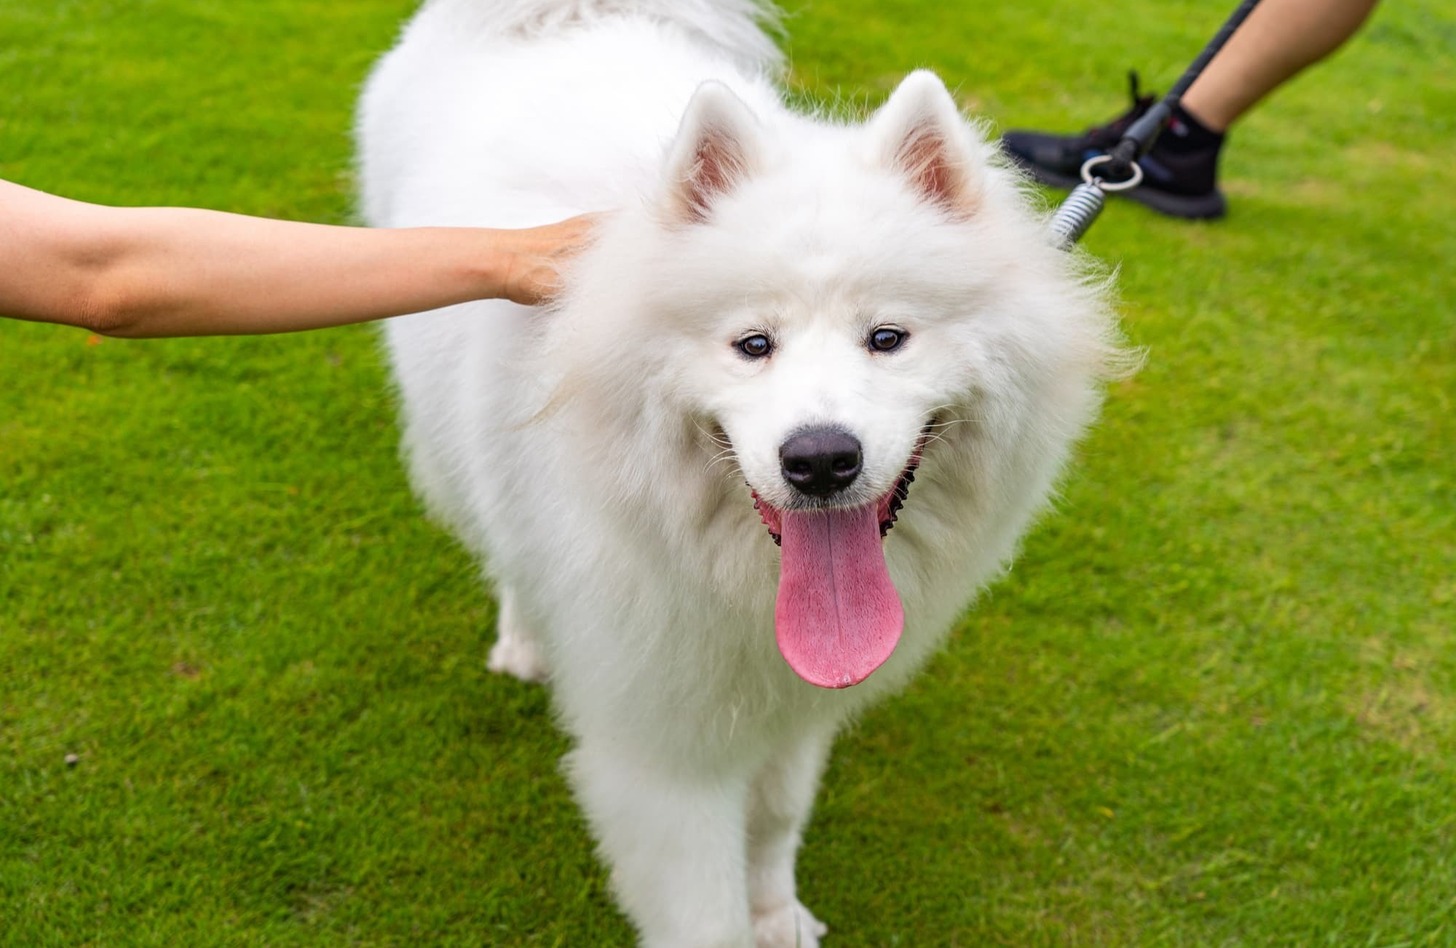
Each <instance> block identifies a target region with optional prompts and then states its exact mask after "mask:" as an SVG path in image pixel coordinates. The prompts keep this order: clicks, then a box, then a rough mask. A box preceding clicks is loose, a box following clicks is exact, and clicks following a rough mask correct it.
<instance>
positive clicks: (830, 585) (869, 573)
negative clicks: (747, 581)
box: [753, 429, 928, 688]
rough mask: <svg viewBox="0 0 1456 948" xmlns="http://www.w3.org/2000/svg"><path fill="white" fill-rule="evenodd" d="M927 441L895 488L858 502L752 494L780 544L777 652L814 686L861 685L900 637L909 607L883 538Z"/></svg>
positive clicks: (912, 476)
mask: <svg viewBox="0 0 1456 948" xmlns="http://www.w3.org/2000/svg"><path fill="white" fill-rule="evenodd" d="M927 430H928V429H927ZM925 442H926V437H925V436H924V435H922V436H921V438H920V441H919V443H917V444H916V446H915V450H914V451H913V452H912V453H911V456H910V461H909V463H907V464H906V466H905V470H904V471H903V472H901V474H900V477H899V479H898V480H897V481H896V482H895V486H894V487H892V488H891V489H890V490H889V491H887V492H886V493H885V494H884V495H883V496H881V497H880V498H879V499H878V500H876V501H874V502H872V503H868V504H863V505H861V506H859V507H819V508H811V509H806V510H789V509H780V508H777V507H774V506H772V505H771V504H769V503H767V502H766V501H764V500H763V499H762V498H760V497H759V496H758V494H757V492H755V493H754V494H753V502H754V506H755V507H756V508H757V510H758V513H759V516H760V517H761V518H762V519H763V522H764V525H765V526H767V527H768V531H769V534H770V535H771V536H772V537H773V539H774V542H775V543H777V544H779V546H780V547H781V549H782V555H781V558H780V561H779V590H778V599H777V601H776V602H775V605H774V631H775V635H776V637H777V639H778V645H779V652H780V653H781V654H782V655H783V657H784V660H785V661H786V662H788V663H789V667H790V668H792V669H793V670H794V672H795V673H796V674H798V676H799V677H800V678H803V679H804V680H805V681H807V682H809V683H810V684H814V685H818V686H820V687H822V688H848V687H849V686H851V685H857V684H859V683H860V682H862V681H864V680H865V679H866V678H868V677H869V676H870V673H871V672H873V671H874V670H875V669H877V668H879V667H880V666H881V665H882V664H884V663H885V661H886V659H888V658H889V657H890V654H891V653H892V652H894V650H895V645H896V643H898V642H899V641H900V633H901V631H903V629H904V627H905V610H904V607H903V606H902V605H901V604H900V594H899V593H898V592H896V590H895V585H894V583H893V582H891V580H890V571H889V568H888V567H887V565H886V563H885V551H884V543H883V539H884V537H885V535H886V534H888V533H889V532H890V530H891V528H893V527H894V525H895V520H896V518H897V516H898V515H899V512H900V507H901V505H903V504H904V502H905V498H906V496H907V495H908V494H909V492H910V484H911V483H912V482H913V481H914V480H915V469H916V468H917V467H919V465H920V455H921V452H922V451H923V450H924V447H925Z"/></svg>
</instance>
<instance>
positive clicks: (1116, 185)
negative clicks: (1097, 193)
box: [1082, 155, 1143, 194]
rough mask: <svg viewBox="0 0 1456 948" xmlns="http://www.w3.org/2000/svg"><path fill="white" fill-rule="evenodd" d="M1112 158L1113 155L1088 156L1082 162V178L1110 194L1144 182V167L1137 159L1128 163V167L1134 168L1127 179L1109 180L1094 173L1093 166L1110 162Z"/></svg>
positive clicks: (1129, 188) (1128, 189)
mask: <svg viewBox="0 0 1456 948" xmlns="http://www.w3.org/2000/svg"><path fill="white" fill-rule="evenodd" d="M1112 160H1113V159H1112V156H1111V155H1095V156H1093V157H1091V158H1088V159H1087V160H1086V161H1084V162H1083V163H1082V180H1083V181H1085V182H1086V183H1087V184H1090V185H1093V186H1094V187H1096V188H1099V189H1101V190H1103V191H1106V192H1108V193H1109V194H1111V193H1113V192H1115V191H1131V190H1132V189H1133V188H1135V187H1137V186H1138V185H1140V184H1142V183H1143V169H1142V166H1141V165H1139V164H1138V163H1137V162H1136V161H1130V162H1128V163H1127V164H1128V167H1129V168H1131V169H1132V174H1131V175H1130V176H1129V177H1128V178H1127V179H1126V180H1125V181H1107V180H1105V179H1103V178H1099V177H1097V175H1095V174H1093V173H1092V169H1093V168H1096V167H1098V166H1099V165H1105V164H1110V163H1111V162H1112Z"/></svg>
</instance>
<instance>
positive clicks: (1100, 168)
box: [1048, 0, 1259, 250]
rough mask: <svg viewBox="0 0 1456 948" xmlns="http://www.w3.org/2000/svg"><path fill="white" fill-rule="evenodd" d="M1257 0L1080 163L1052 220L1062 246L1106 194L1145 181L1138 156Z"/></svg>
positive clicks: (1081, 230) (1083, 227)
mask: <svg viewBox="0 0 1456 948" xmlns="http://www.w3.org/2000/svg"><path fill="white" fill-rule="evenodd" d="M1258 5H1259V0H1243V2H1242V3H1240V4H1239V7H1238V9H1237V10H1235V11H1234V12H1233V15H1232V16H1230V17H1229V18H1228V20H1226V21H1225V22H1224V24H1223V27H1222V28H1221V29H1220V30H1219V31H1218V33H1216V34H1215V35H1214V37H1213V39H1211V40H1209V42H1208V45H1207V46H1205V47H1203V52H1201V53H1199V54H1198V58H1197V59H1195V60H1193V63H1192V65H1190V66H1189V67H1188V69H1187V70H1186V71H1184V73H1183V75H1182V77H1181V78H1180V79H1179V80H1178V81H1177V82H1175V83H1173V88H1171V89H1169V90H1168V94H1167V95H1165V96H1163V98H1162V100H1161V101H1159V102H1158V103H1157V104H1156V105H1154V106H1153V107H1152V108H1150V109H1148V110H1147V111H1146V112H1144V113H1143V115H1142V117H1141V118H1139V119H1138V120H1137V121H1136V122H1133V123H1132V125H1130V126H1129V127H1128V130H1127V131H1126V132H1125V133H1124V134H1123V136H1122V139H1121V140H1120V141H1119V142H1118V143H1117V144H1116V145H1115V146H1113V148H1112V150H1111V151H1109V152H1108V153H1107V154H1105V155H1095V156H1093V157H1091V158H1089V159H1087V161H1085V162H1084V163H1083V164H1082V183H1081V184H1079V185H1077V186H1076V187H1075V188H1073V189H1072V193H1070V194H1068V195H1067V199H1066V200H1065V201H1063V202H1062V203H1061V205H1060V206H1059V207H1058V208H1057V210H1056V213H1055V214H1053V215H1052V219H1051V221H1050V223H1049V224H1048V226H1049V228H1050V229H1051V232H1052V235H1053V236H1054V237H1055V238H1056V241H1057V243H1058V244H1059V245H1060V246H1061V247H1062V249H1063V250H1070V249H1071V248H1072V245H1073V244H1075V243H1076V242H1077V241H1078V240H1080V239H1082V235H1083V234H1085V233H1087V230H1088V228H1090V227H1091V226H1092V223H1093V222H1094V221H1095V220H1097V215H1098V214H1101V213H1102V206H1103V205H1104V204H1105V203H1106V202H1107V195H1109V194H1114V193H1116V192H1118V191H1130V190H1132V189H1133V188H1135V187H1137V186H1138V185H1139V184H1142V181H1143V169H1142V168H1141V166H1139V165H1138V163H1137V160H1138V159H1139V158H1141V157H1142V156H1143V155H1146V154H1147V153H1148V149H1149V148H1152V147H1153V142H1155V141H1156V140H1157V138H1158V133H1159V132H1161V131H1162V130H1163V126H1164V125H1165V124H1166V123H1167V121H1168V117H1169V116H1171V115H1172V114H1173V109H1175V108H1177V106H1178V103H1179V101H1180V100H1182V98H1183V94H1184V93H1185V92H1187V91H1188V87H1189V86H1191V85H1193V82H1194V80H1195V79H1197V78H1198V77H1199V76H1200V75H1202V74H1203V70H1204V67H1206V66H1207V65H1208V64H1209V61H1211V60H1212V59H1213V57H1214V56H1216V55H1217V54H1218V51H1219V50H1220V49H1223V44H1224V43H1227V42H1228V39H1229V37H1230V36H1233V35H1234V31H1235V30H1237V29H1238V28H1239V27H1240V26H1241V25H1242V24H1243V22H1244V20H1246V19H1247V18H1248V16H1249V14H1250V13H1252V12H1253V11H1254V7H1256V6H1258Z"/></svg>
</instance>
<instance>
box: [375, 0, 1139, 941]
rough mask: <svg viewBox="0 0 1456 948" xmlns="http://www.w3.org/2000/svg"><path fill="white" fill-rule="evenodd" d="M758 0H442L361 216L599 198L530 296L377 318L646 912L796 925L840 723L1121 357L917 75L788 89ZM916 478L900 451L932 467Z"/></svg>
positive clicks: (446, 505) (936, 604)
mask: <svg viewBox="0 0 1456 948" xmlns="http://www.w3.org/2000/svg"><path fill="white" fill-rule="evenodd" d="M771 16H772V11H771V10H770V9H768V8H766V7H764V6H761V5H760V4H759V3H757V2H754V0H429V2H427V3H426V4H425V5H424V7H423V9H421V10H420V11H419V13H418V14H417V15H416V16H415V18H414V19H413V21H411V22H410V23H409V25H408V26H407V28H406V29H405V30H404V32H403V35H402V38H401V39H400V41H399V44H398V46H397V47H396V48H395V49H394V50H393V51H392V52H390V53H389V54H388V55H387V56H385V57H384V59H383V60H382V61H381V62H380V63H379V65H378V67H377V68H376V70H375V71H374V74H373V76H372V78H371V79H370V81H369V83H368V87H367V90H366V92H365V94H364V99H363V103H362V108H361V116H360V122H359V131H360V140H361V148H362V172H363V183H364V202H365V209H366V213H367V216H368V219H369V221H370V223H372V224H374V225H379V226H388V227H399V226H411V225H470V224H481V225H492V226H513V225H520V226H525V225H534V224H541V223H545V222H548V221H552V220H556V219H559V218H562V217H566V216H569V215H572V214H576V213H580V212H583V211H590V210H606V209H610V210H612V211H613V212H614V213H612V214H611V215H610V216H609V217H608V218H607V219H606V222H605V223H604V224H603V225H602V226H601V227H600V229H599V233H598V235H597V238H596V240H595V243H594V245H593V246H592V247H591V248H590V249H589V250H588V251H587V252H586V253H584V254H583V255H582V256H581V257H580V258H578V260H577V261H576V262H574V264H573V265H572V266H571V268H570V271H569V274H568V279H567V281H566V282H567V288H566V290H565V291H564V293H563V295H562V297H561V298H560V299H559V301H558V302H557V303H556V304H555V305H554V306H552V307H551V309H550V310H549V311H539V312H538V311H533V310H532V309H529V308H526V307H521V306H517V305H514V304H511V303H506V302H481V303H473V304H469V305H467V306H461V307H454V308H451V309H447V310H440V311H437V312H431V313H423V314H419V315H415V316H411V317H406V318H404V319H398V320H394V321H392V322H391V323H390V324H389V326H388V328H387V330H386V332H387V337H388V349H389V355H390V359H391V361H392V364H393V368H394V372H395V375H396V378H397V380H398V384H399V390H400V393H401V395H402V403H403V415H404V420H403V424H404V447H405V453H406V455H407V457H408V459H409V464H410V468H411V473H412V476H413V479H414V482H415V484H416V486H417V488H418V490H419V492H420V493H421V494H422V495H423V497H424V499H425V501H426V503H427V505H428V506H429V508H430V509H431V511H432V512H433V513H434V514H436V515H437V516H438V517H440V518H442V519H443V520H444V521H445V522H446V523H448V524H449V525H450V526H451V527H452V528H453V529H454V530H455V531H456V532H457V533H458V535H459V536H460V538H461V539H462V540H463V541H464V542H465V543H466V544H467V545H468V546H469V547H470V549H471V550H472V551H473V552H475V553H476V554H478V555H479V556H480V558H481V559H482V561H483V562H484V563H485V564H486V569H487V573H488V575H489V577H490V578H491V579H492V580H493V582H494V584H495V590H496V593H497V595H498V596H499V601H500V611H499V620H498V628H497V636H498V638H497V641H496V643H495V646H494V648H493V650H492V652H491V655H490V665H491V667H492V668H493V669H495V670H498V671H502V672H506V673H510V674H514V675H517V676H519V677H521V678H526V679H542V680H545V681H547V682H548V683H549V686H550V688H551V691H552V693H553V696H554V701H555V706H556V708H557V711H558V714H559V717H560V720H561V723H562V726H563V727H565V728H566V730H567V731H568V732H569V733H570V735H571V737H572V738H573V750H572V751H571V753H570V755H569V758H568V760H567V762H566V767H567V772H568V774H569V776H570V780H571V783H572V786H573V788H574V790H575V793H576V795H577V798H578V800H579V801H580V804H581V806H582V807H583V809H584V810H585V812H586V814H587V816H588V819H589V822H590V825H591V827H592V830H593V832H594V834H595V836H596V838H597V840H598V842H599V844H600V852H601V855H602V857H603V859H604V860H605V861H606V862H607V863H608V864H609V866H610V869H611V877H612V883H613V889H614V891H615V893H616V895H617V897H618V899H619V901H620V903H621V905H622V907H623V908H624V909H625V911H626V912H627V914H628V915H629V916H630V917H631V920H632V922H633V923H634V924H635V925H636V927H637V930H638V932H639V934H640V937H641V941H642V943H643V944H645V945H652V946H657V945H662V946H749V945H757V946H795V945H797V946H813V945H816V944H818V943H819V939H820V937H821V936H823V935H824V933H825V926H824V925H822V924H821V923H820V922H819V921H818V920H817V919H816V918H815V917H814V916H813V915H812V914H810V912H809V911H808V910H807V909H806V908H805V907H804V906H803V905H802V904H800V902H799V900H798V897H797V894H796V891H795V882H794V860H795V854H796V851H797V849H798V847H799V843H800V838H801V834H802V831H803V830H804V827H805V824H806V821H807V820H808V818H809V812H810V808H811V806H812V802H813V799H814V795H815V790H816V787H817V784H818V781H819V777H820V774H821V772H822V770H823V768H824V764H825V759H826V757H827V755H828V753H829V748H830V744H831V743H832V742H833V740H834V737H835V734H836V732H838V731H839V730H840V729H841V728H843V727H844V725H845V723H846V722H847V721H848V720H850V719H851V718H852V717H853V716H854V715H855V714H856V713H857V712H859V711H861V710H862V709H864V708H865V707H866V706H868V705H870V704H871V703H872V702H874V701H877V700H878V699H880V698H882V697H884V696H885V695H887V694H889V693H890V692H893V691H895V690H896V689H899V688H900V687H902V686H903V685H904V684H905V683H906V681H907V680H908V679H909V678H910V677H911V675H913V674H914V673H915V672H916V671H917V670H918V669H919V668H920V667H921V666H922V665H923V664H924V663H925V662H926V659H927V658H928V657H929V656H930V655H931V654H932V652H933V651H934V650H935V649H936V647H937V646H938V645H939V644H940V643H941V642H942V641H943V639H944V638H945V636H946V635H947V632H948V630H949V629H950V627H951V625H952V623H953V621H954V620H955V619H956V617H957V615H958V614H959V613H960V612H961V610H963V609H964V608H965V606H966V605H967V603H968V602H969V601H970V600H971V599H972V598H973V597H974V595H975V594H976V592H977V590H978V588H979V587H981V586H982V585H983V584H984V583H986V582H987V581H988V580H990V579H991V578H993V577H994V576H996V574H997V573H998V571H999V570H1001V569H1003V568H1004V565H1005V563H1006V562H1007V560H1008V558H1009V557H1010V556H1011V555H1012V553H1013V552H1014V550H1015V547H1016V543H1017V538H1018V537H1019V536H1020V535H1021V533H1022V532H1023V531H1024V530H1025V528H1026V527H1027V524H1028V522H1029V521H1030V520H1031V519H1032V517H1033V516H1034V514H1035V513H1036V512H1037V511H1038V509H1039V508H1040V507H1042V506H1043V504H1044V503H1045V501H1046V499H1047V497H1048V494H1049V492H1050V490H1051V489H1052V487H1053V482H1054V481H1055V480H1056V478H1057V475H1058V472H1059V471H1060V469H1061V468H1062V466H1063V463H1064V461H1065V460H1066V458H1067V455H1068V452H1069V449H1070V447H1071V445H1072V444H1073V442H1074V441H1075V440H1076V439H1077V437H1078V436H1079V434H1080V433H1081V432H1082V431H1083V430H1084V428H1085V426H1086V425H1087V424H1088V423H1089V421H1090V419H1091V418H1092V416H1093V414H1094V413H1095V411H1096V409H1097V406H1098V403H1099V398H1100V396H1099V386H1100V383H1101V381H1102V380H1103V379H1105V378H1106V376H1107V373H1108V371H1109V369H1110V368H1111V367H1113V366H1114V365H1115V364H1116V363H1117V361H1118V359H1119V350H1118V346H1117V340H1116V336H1115V330H1114V325H1113V320H1112V317H1111V315H1110V312H1109V309H1108V306H1107V304H1106V301H1105V300H1104V298H1103V292H1102V290H1101V288H1100V286H1099V285H1096V284H1095V283H1094V282H1091V281H1089V280H1088V279H1086V278H1085V276H1084V274H1082V273H1081V272H1079V268H1078V265H1077V263H1076V261H1075V258H1074V257H1073V256H1072V255H1069V254H1067V253H1066V252H1064V251H1062V250H1060V249H1058V248H1057V247H1056V245H1055V241H1054V240H1053V239H1052V238H1050V237H1049V236H1048V235H1047V232H1046V230H1045V221H1044V220H1043V219H1042V217H1041V216H1040V215H1039V214H1038V213H1037V212H1036V211H1035V210H1034V209H1033V208H1031V206H1030V205H1029V203H1028V201H1027V200H1026V199H1025V198H1024V196H1023V194H1022V192H1021V190H1020V186H1019V183H1018V181H1017V179H1016V177H1015V175H1014V174H1013V173H1012V172H1010V171H1008V170H1007V169H1006V167H1005V166H1004V165H1003V163H1002V162H1001V161H1000V159H999V158H998V156H997V154H996V152H995V149H994V147H993V146H992V145H990V144H988V143H987V141H986V139H985V137H984V136H983V134H982V133H981V132H980V131H979V130H978V129H977V128H976V127H975V126H974V125H972V124H970V123H968V122H967V121H966V120H965V119H964V118H963V117H962V116H961V114H960V112H959V110H958V108H957V106H956V104H955V102H954V101H953V100H952V98H951V97H950V95H949V94H948V93H947V92H946V89H945V87H944V86H943V85H942V83H941V82H940V80H938V79H937V78H936V77H935V76H934V75H932V74H930V73H928V72H916V73H912V74H911V75H910V76H909V77H908V78H906V79H905V80H904V82H903V83H901V84H900V86H899V88H897V89H896V90H895V91H894V93H893V94H892V95H891V96H890V97H889V100H888V101H887V102H886V103H885V104H884V105H883V107H881V108H880V109H879V110H878V111H877V112H875V113H874V114H873V115H872V116H870V117H869V119H868V121H866V122H864V123H862V124H852V123H847V122H844V121H838V120H831V119H826V118H823V117H816V116H806V115H801V114H795V113H794V112H793V111H791V110H789V109H788V108H786V107H785V105H784V103H783V101H782V97H781V94H780V91H779V89H778V88H777V87H776V86H775V85H774V81H773V80H774V77H775V76H776V74H777V73H778V72H779V70H780V65H781V64H780V57H779V53H778V51H777V50H776V48H775V47H774V45H773V44H772V42H771V41H770V40H769V38H768V37H767V36H766V35H765V33H764V32H763V30H762V29H761V24H762V22H763V20H764V19H765V18H768V17H771ZM912 481H913V484H912Z"/></svg>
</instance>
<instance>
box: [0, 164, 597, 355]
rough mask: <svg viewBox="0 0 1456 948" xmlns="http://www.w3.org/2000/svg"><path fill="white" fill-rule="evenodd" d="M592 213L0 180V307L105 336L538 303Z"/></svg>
mask: <svg viewBox="0 0 1456 948" xmlns="http://www.w3.org/2000/svg"><path fill="white" fill-rule="evenodd" d="M591 229H592V219H591V218H590V217H577V218H572V219H570V220H567V221H562V222H561V223H559V224H552V225H549V226H546V227H538V228H532V229H528V230H489V229H485V228H464V227H425V228H407V229H399V230H383V229H372V228H365V227H333V226H328V225H323V224H302V223H294V222H290V221H277V220H269V219H266V218H257V217H245V216H242V215H238V214H224V213H220V212H217V211H204V210H193V209H189V208H165V207H139V208H127V207H105V206H101V205H96V204H85V203H82V202H80V201H71V200H67V199H65V198H61V197H56V196H54V195H51V194H46V193H45V192H42V191H35V190H32V189H30V188H25V187H21V186H20V185H17V184H12V183H10V182H7V181H0V315H5V316H14V317H18V318H20V319H29V320H36V321H39V322H52V323H63V324H67V325H72V326H80V327H83V328H86V329H90V330H92V331H94V332H98V333H102V334H104V335H112V336H131V337H142V336H199V335H231V334H241V333H274V332H292V331H295V330H301V329H320V328H323V327H326V326H340V325H344V324H347V323H356V322H364V321H367V320H371V319H381V318H383V317H386V316H397V315H400V314H402V313H412V312H418V311H420V310H426V309H433V308H436V307H439V306H447V305H449V304H452V303H461V302H465V301H466V300H472V299H484V298H501V299H509V300H514V301H515V302H518V303H528V304H529V303H538V302H540V301H542V300H543V299H545V298H547V297H549V296H550V295H551V294H552V293H553V292H554V291H555V290H556V288H557V278H558V272H559V268H560V266H561V265H562V264H563V263H565V262H566V261H567V260H568V259H569V258H570V257H571V256H572V255H573V254H574V253H576V252H577V251H578V250H580V249H581V248H582V247H583V246H584V245H585V244H586V242H587V241H588V240H589V239H590V235H591Z"/></svg>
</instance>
